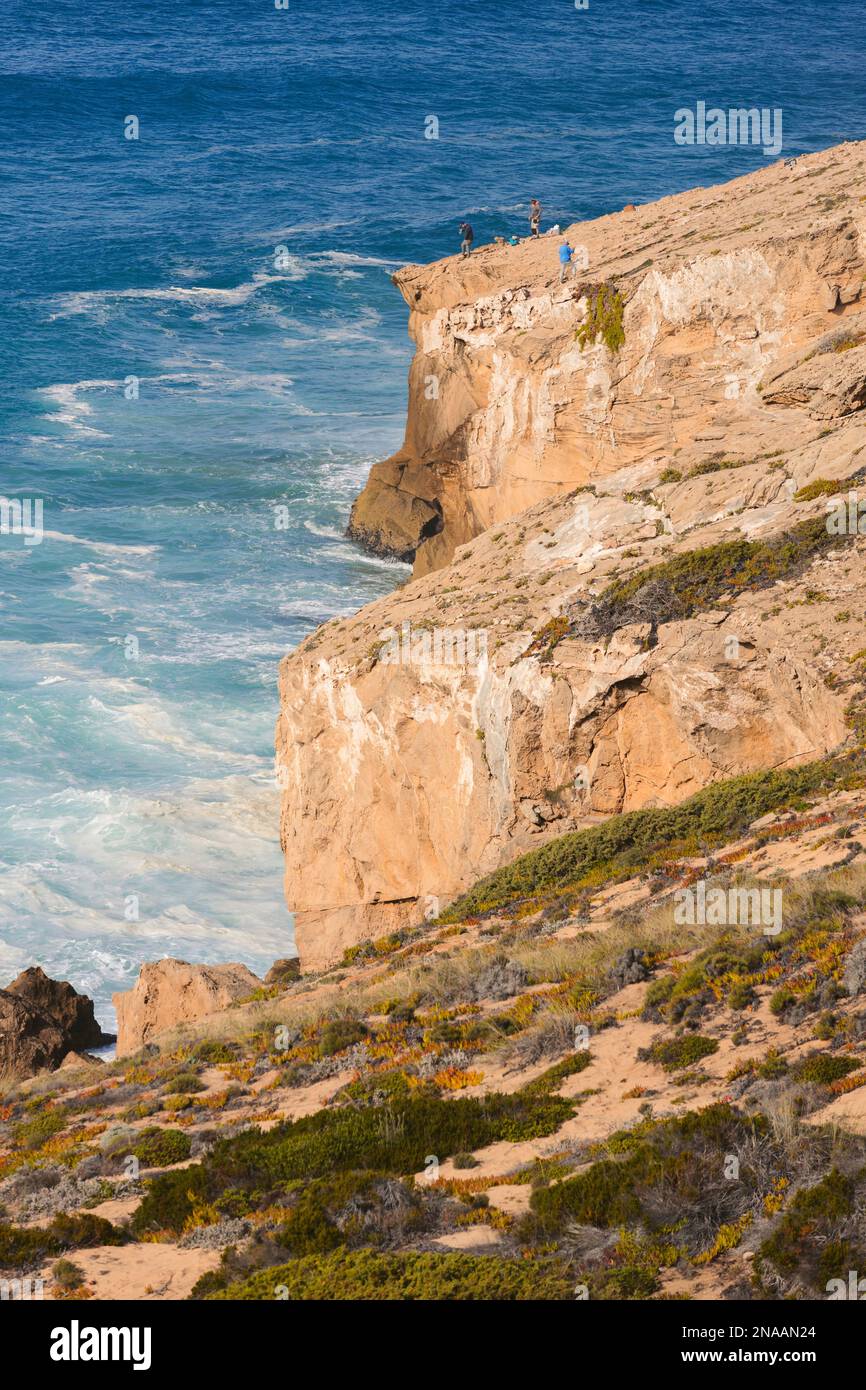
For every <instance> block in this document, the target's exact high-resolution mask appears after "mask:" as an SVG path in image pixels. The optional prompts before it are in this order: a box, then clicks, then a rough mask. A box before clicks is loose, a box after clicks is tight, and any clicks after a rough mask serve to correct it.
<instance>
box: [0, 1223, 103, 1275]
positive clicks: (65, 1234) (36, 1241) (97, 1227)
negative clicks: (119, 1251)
mask: <svg viewBox="0 0 866 1390" xmlns="http://www.w3.org/2000/svg"><path fill="white" fill-rule="evenodd" d="M125 1239H126V1237H125V1235H124V1233H123V1231H121V1230H118V1228H117V1227H116V1226H112V1224H111V1222H110V1221H106V1220H105V1218H104V1217H102V1216H94V1214H93V1213H92V1212H79V1213H75V1214H73V1215H70V1214H68V1213H67V1212H61V1213H60V1215H59V1216H55V1217H54V1219H53V1220H52V1221H50V1222H49V1224H48V1225H47V1226H12V1225H10V1224H8V1223H7V1222H3V1223H0V1269H19V1268H24V1267H26V1266H28V1265H31V1264H34V1263H39V1262H41V1261H42V1260H44V1259H46V1258H47V1257H48V1256H49V1255H58V1254H60V1252H61V1251H63V1250H76V1249H84V1248H87V1247H92V1246H96V1245H121V1244H122V1243H123V1241H124V1240H125Z"/></svg>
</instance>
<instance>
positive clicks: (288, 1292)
mask: <svg viewBox="0 0 866 1390" xmlns="http://www.w3.org/2000/svg"><path fill="white" fill-rule="evenodd" d="M277 1290H280V1293H279V1294H278V1293H277V1292H276V1291H277ZM283 1290H285V1293H283ZM278 1296H283V1297H286V1296H287V1297H288V1298H289V1299H291V1300H296V1299H297V1300H320V1299H327V1300H328V1301H333V1300H337V1301H344V1300H352V1301H362V1302H369V1301H400V1302H406V1301H415V1300H423V1301H427V1300H430V1301H443V1300H444V1301H448V1302H451V1301H454V1300H472V1301H476V1302H490V1301H497V1302H499V1301H504V1302H520V1301H525V1300H541V1299H544V1300H548V1299H557V1300H559V1299H567V1298H569V1297H572V1296H573V1288H572V1281H571V1280H570V1279H569V1278H568V1276H567V1274H566V1272H565V1270H564V1269H562V1268H561V1267H559V1266H558V1265H555V1264H548V1263H542V1262H541V1261H536V1260H518V1259H493V1258H491V1257H490V1256H489V1255H465V1254H461V1253H452V1252H449V1253H445V1254H434V1253H430V1252H427V1251H424V1252H417V1253H416V1252H412V1253H408V1254H392V1253H385V1252H380V1251H372V1250H346V1249H340V1250H335V1251H333V1252H331V1253H329V1254H324V1255H308V1256H306V1257H305V1258H302V1259H298V1260H293V1261H292V1262H291V1263H290V1264H286V1265H277V1266H275V1267H273V1268H271V1269H267V1270H262V1271H260V1272H259V1273H258V1274H255V1275H253V1276H252V1278H250V1279H248V1280H246V1281H245V1282H243V1283H240V1284H233V1285H230V1286H229V1287H228V1288H227V1289H223V1290H220V1291H218V1292H216V1293H212V1294H210V1295H208V1297H209V1298H212V1299H233V1300H243V1301H252V1300H273V1299H274V1298H275V1297H278Z"/></svg>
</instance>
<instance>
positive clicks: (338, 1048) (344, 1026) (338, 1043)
mask: <svg viewBox="0 0 866 1390" xmlns="http://www.w3.org/2000/svg"><path fill="white" fill-rule="evenodd" d="M369 1035H370V1030H369V1028H368V1027H367V1025H366V1024H365V1023H361V1022H360V1021H359V1020H358V1019H354V1018H336V1019H331V1021H330V1022H328V1023H326V1024H325V1026H324V1028H323V1029H322V1031H321V1034H320V1036H319V1041H318V1046H317V1052H318V1055H319V1057H333V1056H334V1054H335V1053H337V1052H343V1051H345V1049H346V1048H347V1047H352V1046H353V1045H354V1044H355V1043H359V1042H363V1040H364V1039H365V1038H367V1037H369Z"/></svg>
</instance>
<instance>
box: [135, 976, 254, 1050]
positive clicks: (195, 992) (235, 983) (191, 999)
mask: <svg viewBox="0 0 866 1390" xmlns="http://www.w3.org/2000/svg"><path fill="white" fill-rule="evenodd" d="M261 987H262V981H261V980H260V979H259V978H258V976H256V975H254V974H253V973H252V971H251V970H248V969H247V967H246V966H245V965H240V964H238V963H237V962H232V963H231V964H229V965H190V964H189V962H188V961H185V960H172V959H171V958H166V959H165V960H158V961H151V962H148V963H147V964H145V965H143V966H142V967H141V972H140V974H139V977H138V980H137V981H136V983H135V986H134V988H133V989H130V990H126V991H125V992H124V993H122V994H115V995H114V996H113V1001H114V1007H115V1009H116V1010H117V1055H118V1057H125V1056H128V1055H129V1053H131V1052H137V1051H138V1050H139V1048H141V1047H144V1046H145V1044H146V1043H148V1042H149V1041H150V1040H151V1038H154V1037H156V1036H157V1035H158V1034H159V1033H165V1032H168V1030H169V1029H170V1028H176V1027H177V1026H178V1024H181V1023H193V1022H195V1021H196V1020H197V1019H200V1018H205V1017H207V1015H208V1014H215V1013H220V1012H221V1011H222V1010H223V1009H227V1008H228V1007H229V1005H230V1004H236V1003H237V1002H238V1000H240V999H244V998H246V997H247V996H248V995H250V994H252V993H253V991H254V990H257V989H261Z"/></svg>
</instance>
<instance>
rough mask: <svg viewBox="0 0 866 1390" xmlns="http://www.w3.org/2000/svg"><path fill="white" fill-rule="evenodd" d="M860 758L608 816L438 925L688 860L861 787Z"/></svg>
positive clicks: (467, 900) (507, 871)
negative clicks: (668, 860) (818, 799)
mask: <svg viewBox="0 0 866 1390" xmlns="http://www.w3.org/2000/svg"><path fill="white" fill-rule="evenodd" d="M864 766H866V760H864V756H863V754H862V753H859V752H858V753H857V754H850V755H845V756H841V757H834V758H827V759H822V760H820V761H818V762H814V763H806V764H804V765H803V766H801V767H797V768H786V769H783V770H779V771H772V772H753V773H747V774H745V775H744V776H742V777H734V778H731V780H730V781H727V782H716V783H713V784H712V785H711V786H708V787H705V788H704V789H703V790H702V791H700V792H697V793H696V794H695V795H694V796H691V797H689V798H688V800H687V801H683V802H681V803H680V804H679V805H678V806H671V807H653V808H650V809H647V810H643V811H627V812H625V813H624V814H623V815H619V816H611V817H610V819H609V820H606V821H604V822H603V823H602V824H601V825H598V826H592V827H591V828H590V829H588V830H578V831H574V832H572V833H570V834H568V835H561V836H559V838H558V839H556V840H550V841H549V842H548V843H547V844H546V845H542V846H541V848H540V849H537V850H531V851H530V853H529V854H524V855H521V856H520V858H519V859H516V860H514V862H513V863H512V864H508V865H506V866H505V868H503V869H499V870H498V871H497V872H496V873H493V874H490V875H489V876H488V877H487V878H485V879H482V880H481V881H480V882H479V883H477V884H476V885H475V887H474V888H471V889H470V890H469V892H468V893H466V894H464V896H463V897H462V898H458V899H457V901H456V902H455V903H453V904H452V905H451V907H449V908H448V909H447V911H445V912H444V913H442V915H441V917H440V918H439V921H440V922H441V923H451V922H462V921H465V920H466V918H467V917H471V916H475V915H477V914H480V913H484V912H491V911H494V910H498V909H501V908H505V907H507V906H508V905H509V904H512V903H514V902H516V901H519V900H521V899H526V898H528V897H531V896H532V895H534V894H537V893H541V892H545V891H552V890H554V889H565V888H570V889H576V888H578V887H580V886H581V885H582V884H583V883H584V882H586V881H587V880H588V879H589V877H590V875H591V876H592V880H593V881H594V882H611V881H615V880H616V879H621V878H627V877H629V876H630V875H631V874H634V873H638V872H640V871H641V870H642V869H644V868H645V867H646V864H647V860H648V859H650V858H651V856H652V855H654V854H658V853H660V852H661V851H670V852H673V851H675V850H676V849H681V850H682V851H683V852H685V853H689V852H691V853H694V852H695V851H696V850H697V849H698V848H699V847H700V846H701V845H706V846H713V845H720V844H724V843H726V841H729V840H731V839H733V838H734V837H735V836H737V835H739V834H740V833H742V831H744V830H745V829H747V828H748V826H749V825H750V824H751V823H752V822H753V821H755V820H757V819H759V818H760V817H761V816H765V815H767V814H768V812H770V811H778V810H780V809H781V808H782V807H788V806H796V805H802V804H803V802H804V798H806V797H808V796H814V795H817V794H818V793H820V792H823V791H828V790H830V789H832V788H834V787H845V786H857V785H862V782H863V778H864Z"/></svg>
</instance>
